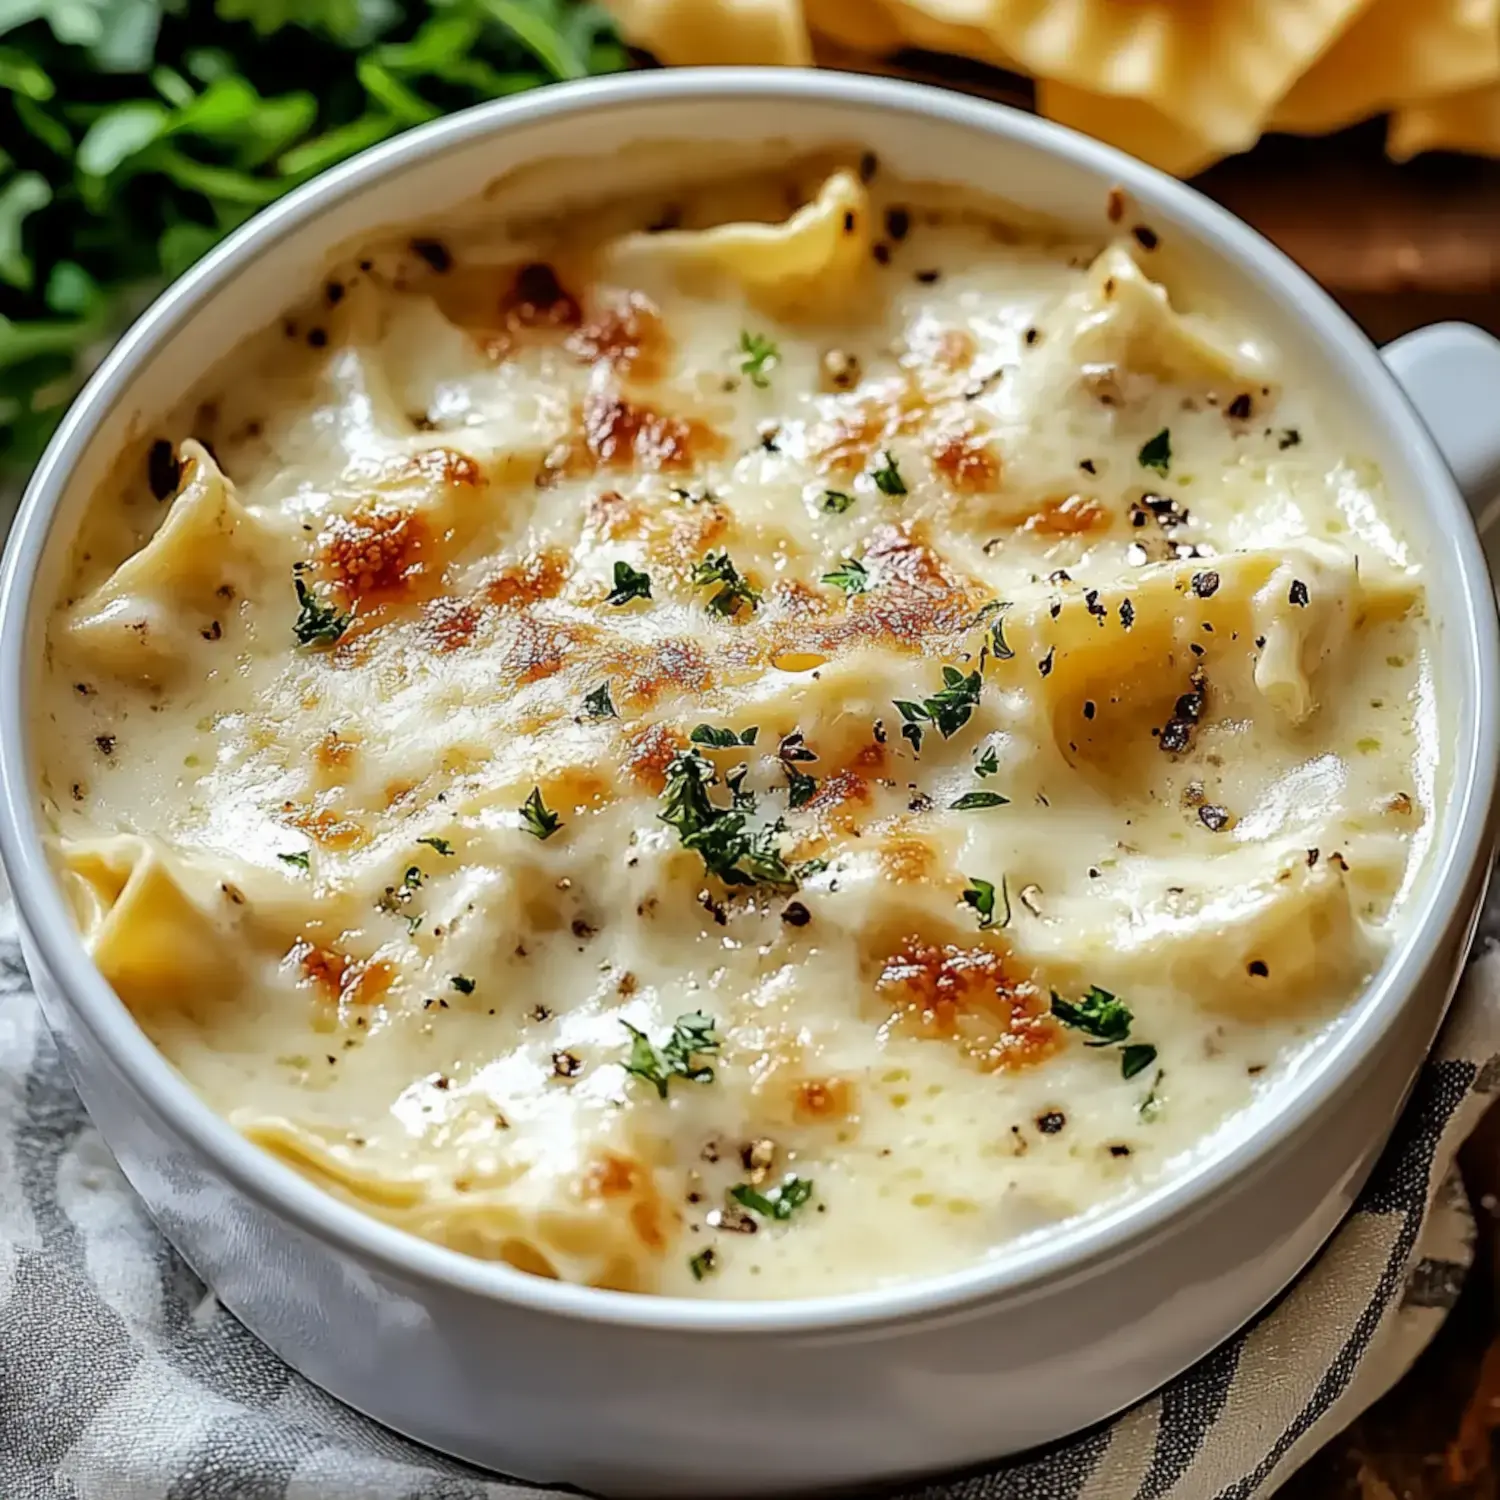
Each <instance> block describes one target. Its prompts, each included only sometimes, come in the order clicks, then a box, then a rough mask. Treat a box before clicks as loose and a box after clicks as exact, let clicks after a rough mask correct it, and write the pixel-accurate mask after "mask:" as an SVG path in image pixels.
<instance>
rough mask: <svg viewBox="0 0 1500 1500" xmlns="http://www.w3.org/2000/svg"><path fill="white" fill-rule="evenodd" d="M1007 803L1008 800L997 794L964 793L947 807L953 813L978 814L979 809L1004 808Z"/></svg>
mask: <svg viewBox="0 0 1500 1500" xmlns="http://www.w3.org/2000/svg"><path fill="white" fill-rule="evenodd" d="M1009 803H1010V798H1009V797H1002V796H1001V795H1000V793H999V792H965V793H964V794H963V796H962V797H957V798H955V799H954V800H953V801H952V802H950V803H949V804H948V806H949V807H950V808H951V809H952V810H953V811H954V812H978V811H979V810H980V809H981V808H985V807H1006V806H1008V805H1009Z"/></svg>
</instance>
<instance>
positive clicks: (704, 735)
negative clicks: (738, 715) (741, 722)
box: [688, 724, 760, 750]
mask: <svg viewBox="0 0 1500 1500" xmlns="http://www.w3.org/2000/svg"><path fill="white" fill-rule="evenodd" d="M759 733H760V726H759V725H757V724H752V725H751V726H750V727H749V728H748V729H744V730H740V731H738V732H736V731H735V730H733V729H728V728H723V727H716V726H714V725H713V724H699V725H698V726H697V727H696V728H695V729H694V730H693V732H692V733H691V734H690V735H689V736H688V738H689V739H690V740H691V741H692V742H693V744H695V745H706V746H707V747H708V748H709V749H710V750H738V749H739V748H740V746H741V745H753V744H754V743H755V737H756V735H758V734H759Z"/></svg>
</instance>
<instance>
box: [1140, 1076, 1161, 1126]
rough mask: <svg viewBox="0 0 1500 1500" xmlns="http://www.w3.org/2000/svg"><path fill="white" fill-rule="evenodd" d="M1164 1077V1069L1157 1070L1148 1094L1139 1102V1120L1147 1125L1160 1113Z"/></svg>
mask: <svg viewBox="0 0 1500 1500" xmlns="http://www.w3.org/2000/svg"><path fill="white" fill-rule="evenodd" d="M1166 1076H1167V1073H1166V1069H1165V1068H1158V1069H1157V1070H1156V1077H1155V1078H1153V1079H1152V1080H1151V1090H1150V1092H1149V1093H1148V1094H1147V1095H1146V1097H1145V1098H1144V1099H1142V1100H1141V1107H1140V1116H1141V1119H1143V1120H1145V1121H1146V1122H1147V1123H1148V1124H1149V1123H1150V1122H1151V1121H1152V1120H1154V1119H1155V1118H1156V1117H1157V1116H1158V1115H1159V1114H1160V1113H1161V1108H1162V1103H1163V1100H1162V1097H1161V1081H1162V1079H1163V1078H1165V1077H1166Z"/></svg>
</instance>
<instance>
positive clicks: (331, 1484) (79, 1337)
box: [0, 888, 1500, 1500]
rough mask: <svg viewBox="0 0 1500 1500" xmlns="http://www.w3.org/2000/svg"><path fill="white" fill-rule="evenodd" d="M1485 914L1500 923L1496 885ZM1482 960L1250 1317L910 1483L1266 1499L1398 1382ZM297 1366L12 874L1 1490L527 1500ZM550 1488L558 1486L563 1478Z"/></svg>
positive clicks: (1462, 1098)
mask: <svg viewBox="0 0 1500 1500" xmlns="http://www.w3.org/2000/svg"><path fill="white" fill-rule="evenodd" d="M1486 926H1487V927H1489V928H1491V929H1493V930H1497V931H1500V900H1497V901H1492V902H1491V909H1490V911H1489V913H1488V914H1487V921H1486ZM1492 946H1493V944H1492V940H1490V939H1482V940H1481V947H1482V948H1483V949H1484V951H1485V953H1486V956H1484V957H1482V958H1477V959H1476V960H1475V961H1474V962H1473V963H1472V964H1471V965H1470V968H1469V972H1468V976H1467V978H1466V980H1465V982H1464V985H1463V988H1462V990H1461V991H1460V993H1459V997H1458V999H1457V1001H1456V1002H1455V1004H1454V1008H1453V1011H1452V1014H1451V1015H1450V1017H1449V1019H1448V1023H1447V1025H1446V1027H1445V1028H1444V1031H1443V1034H1442V1037H1441V1039H1440V1041H1439V1044H1438V1047H1437V1049H1436V1051H1435V1052H1434V1055H1433V1056H1432V1058H1431V1059H1430V1060H1429V1061H1428V1063H1427V1065H1426V1067H1425V1069H1424V1070H1423V1073H1422V1077H1421V1079H1420V1081H1419V1083H1418V1085H1417V1089H1416V1092H1415V1094H1414V1095H1413V1097H1412V1100H1411V1104H1410V1106H1409V1107H1408V1109H1407V1111H1406V1115H1405V1118H1404V1119H1403V1120H1402V1122H1401V1124H1400V1126H1399V1127H1398V1129H1397V1131H1396V1135H1395V1138H1394V1139H1393V1140H1392V1142H1391V1145H1390V1148H1389V1149H1388V1150H1387V1151H1386V1153H1385V1156H1384V1158H1383V1160H1382V1161H1381V1163H1380V1165H1379V1167H1378V1168H1377V1169H1376V1172H1375V1174H1374V1177H1373V1179H1372V1181H1371V1182H1370V1185H1369V1186H1368V1187H1367V1188H1366V1189H1365V1193H1364V1196H1363V1197H1362V1198H1361V1200H1360V1203H1359V1206H1358V1208H1357V1209H1356V1210H1355V1212H1354V1213H1353V1214H1352V1215H1351V1216H1350V1218H1349V1220H1348V1221H1347V1222H1346V1223H1345V1224H1344V1226H1343V1227H1342V1228H1341V1229H1340V1230H1339V1232H1338V1234H1337V1235H1336V1236H1335V1237H1334V1238H1333V1240H1332V1241H1331V1242H1330V1243H1329V1245H1328V1247H1327V1249H1325V1250H1324V1252H1323V1254H1322V1255H1321V1256H1320V1258H1319V1259H1318V1260H1317V1261H1316V1262H1315V1263H1314V1264H1313V1266H1312V1267H1311V1268H1310V1269H1309V1270H1308V1271H1307V1273H1306V1274H1305V1275H1304V1276H1303V1277H1302V1279H1301V1280H1300V1281H1299V1282H1298V1283H1297V1284H1296V1285H1295V1286H1294V1287H1293V1288H1292V1289H1291V1291H1289V1292H1288V1293H1287V1294H1286V1295H1285V1296H1284V1297H1282V1299H1281V1300H1280V1301H1279V1302H1278V1303H1277V1304H1276V1306H1275V1307H1274V1308H1272V1309H1271V1310H1270V1311H1269V1312H1267V1313H1266V1314H1264V1315H1263V1316H1262V1317H1261V1318H1260V1319H1259V1320H1258V1321H1257V1322H1256V1323H1254V1324H1253V1325H1252V1326H1251V1327H1250V1328H1249V1329H1246V1330H1244V1331H1242V1332H1241V1333H1239V1334H1237V1335H1236V1336H1235V1337H1234V1338H1232V1339H1231V1340H1230V1341H1229V1342H1228V1343H1227V1344H1225V1345H1224V1346H1223V1347H1222V1348H1220V1349H1218V1350H1217V1351H1215V1352H1214V1353H1213V1354H1211V1355H1210V1356H1209V1357H1208V1358H1207V1359H1205V1360H1204V1361H1203V1363H1202V1364H1200V1365H1198V1366H1197V1367H1196V1368H1195V1369H1193V1370H1190V1371H1189V1372H1188V1373H1187V1374H1186V1375H1184V1376H1182V1377H1181V1378H1180V1379H1178V1380H1176V1381H1174V1382H1173V1383H1172V1384H1171V1385H1169V1386H1168V1387H1166V1389H1165V1390H1163V1391H1161V1392H1159V1393H1158V1394H1157V1395H1155V1396H1153V1397H1151V1398H1150V1399H1149V1400H1147V1401H1144V1402H1143V1403H1141V1405H1139V1406H1137V1407H1135V1408H1134V1409H1133V1410H1131V1411H1129V1412H1127V1413H1126V1414H1125V1415H1124V1416H1122V1417H1119V1418H1117V1419H1116V1420H1115V1421H1113V1422H1111V1423H1107V1424H1105V1425H1103V1426H1101V1427H1097V1428H1095V1429H1093V1430H1092V1431H1090V1432H1088V1433H1085V1434H1084V1435H1083V1436H1081V1437H1076V1438H1072V1439H1069V1440H1068V1441H1066V1442H1064V1443H1060V1444H1058V1445H1056V1446H1055V1447H1053V1448H1051V1449H1049V1450H1048V1451H1046V1452H1044V1453H1041V1454H1036V1455H1032V1456H1030V1457H1027V1458H1022V1459H1015V1460H1011V1461H1009V1462H1006V1463H1002V1464H999V1465H996V1466H995V1467H994V1468H993V1469H991V1470H990V1471H989V1472H988V1473H984V1474H978V1475H970V1476H968V1477H965V1478H962V1479H959V1480H955V1481H951V1482H947V1483H936V1484H932V1485H928V1486H925V1487H918V1488H917V1489H914V1490H908V1491H906V1492H904V1500H1210V1497H1214V1500H1218V1497H1223V1500H1230V1497H1233V1500H1254V1497H1257V1496H1263V1495H1268V1494H1270V1493H1271V1492H1272V1491H1273V1490H1274V1489H1275V1488H1276V1486H1277V1484H1278V1483H1279V1482H1280V1481H1282V1480H1284V1479H1285V1478H1287V1476H1288V1475H1290V1474H1291V1473H1292V1471H1293V1470H1294V1469H1296V1468H1297V1466H1298V1465H1299V1464H1301V1463H1303V1462H1304V1461H1305V1460H1306V1459H1307V1458H1308V1457H1309V1456H1310V1455H1311V1454H1312V1453H1313V1452H1315V1451H1316V1449H1317V1448H1318V1447H1319V1446H1320V1445H1321V1444H1322V1443H1324V1442H1326V1441H1327V1440H1328V1439H1329V1438H1330V1437H1332V1436H1333V1434H1334V1433H1336V1432H1337V1431H1338V1430H1339V1429H1340V1428H1342V1427H1343V1426H1345V1425H1346V1424H1347V1423H1349V1422H1350V1421H1352V1420H1353V1419H1354V1417H1355V1416H1357V1415H1358V1414H1359V1413H1360V1412H1361V1411H1363V1410H1364V1409H1365V1407H1367V1406H1368V1405H1370V1403H1371V1402H1373V1401H1374V1400H1375V1399H1376V1398H1377V1397H1379V1396H1381V1395H1382V1394H1384V1392H1386V1391H1387V1390H1389V1389H1390V1387H1391V1386H1392V1385H1393V1384H1394V1383H1395V1382H1396V1380H1398V1379H1399V1378H1400V1376H1401V1375H1402V1373H1403V1372H1404V1371H1405V1370H1406V1369H1407V1368H1408V1367H1409V1366H1410V1364H1411V1362H1412V1360H1414V1359H1415V1358H1416V1356H1417V1355H1418V1353H1420V1352H1421V1350H1422V1348H1423V1347H1424V1346H1425V1345H1426V1343H1427V1341H1428V1340H1429V1339H1430V1338H1431V1337H1432V1335H1433V1334H1434V1333H1435V1332H1436V1331H1437V1328H1438V1325H1439V1324H1440V1323H1441V1322H1442V1320H1443V1317H1444V1315H1445V1314H1446V1313H1447V1311H1448V1309H1449V1308H1450V1307H1451V1306H1452V1305H1453V1302H1454V1300H1455V1298H1456V1297H1457V1295H1458V1291H1459V1288H1460V1286H1461V1284H1462V1282H1463V1278H1464V1275H1465V1273H1466V1271H1467V1270H1468V1268H1469V1265H1470V1262H1471V1261H1472V1259H1473V1241H1474V1224H1473V1220H1472V1218H1471V1217H1470V1215H1469V1211H1468V1208H1467V1205H1466V1203H1465V1201H1464V1196H1463V1191H1462V1188H1461V1186H1460V1184H1459V1182H1458V1180H1457V1177H1456V1175H1455V1174H1454V1172H1453V1155H1454V1152H1455V1151H1456V1150H1457V1148H1458V1145H1459V1143H1460V1142H1461V1141H1462V1140H1463V1139H1464V1137H1465V1136H1466V1135H1467V1134H1468V1132H1469V1131H1470V1130H1471V1129H1472V1128H1473V1127H1474V1125H1475V1124H1476V1123H1477V1121H1478V1119H1479V1117H1480V1115H1481V1114H1482V1113H1483V1110H1484V1107H1485V1104H1486V1103H1487V1101H1488V1099H1489V1097H1490V1096H1491V1095H1492V1094H1494V1093H1496V1092H1500V948H1497V949H1495V951H1490V950H1491V948H1492ZM544 1493H546V1492H544V1491H542V1490H538V1489H537V1488H535V1487H534V1486H531V1485H527V1484H519V1483H512V1482H509V1481H506V1480H503V1479H494V1478H486V1477H485V1476H484V1475H482V1474H480V1473H478V1472H477V1471H475V1470H473V1469H469V1468H466V1467H465V1466H464V1465H462V1464H457V1463H454V1462H452V1461H450V1460H447V1459H444V1458H441V1457H439V1456H438V1455H437V1454H435V1453H432V1452H429V1451H427V1450H426V1449H423V1448H419V1447H418V1446H416V1445H415V1444H413V1443H409V1442H406V1441H405V1440H403V1439H401V1438H398V1437H396V1436H394V1435H393V1434H391V1433H388V1432H385V1431H383V1430H382V1429H381V1428H379V1427H376V1426H375V1425H374V1424H373V1423H371V1422H369V1421H367V1420H366V1419H365V1418H363V1417H360V1416H357V1415H356V1414H355V1413H354V1412H352V1411H349V1410H347V1409H346V1408H344V1407H342V1406H340V1405H339V1404H338V1403H337V1402H336V1401H334V1400H332V1399H331V1398H330V1397H328V1396H326V1395H324V1394H323V1393H322V1392H321V1391H319V1390H317V1389H316V1388H314V1387H313V1386H311V1385H309V1384H308V1383H307V1382H306V1381H305V1380H303V1379H302V1378H301V1377H300V1376H297V1375H294V1374H293V1373H292V1372H291V1371H290V1370H289V1369H287V1368H286V1366H285V1365H283V1364H282V1363H281V1362H280V1361H279V1360H278V1359H277V1358H276V1356H275V1355H273V1354H271V1353H270V1352H269V1351H268V1350H266V1349H263V1348H262V1347H261V1346H260V1345H259V1344H257V1343H256V1341H255V1340H254V1339H253V1338H252V1337H251V1336H250V1335H249V1334H248V1333H246V1331H245V1330H244V1328H243V1327H241V1325H240V1324H239V1323H237V1322H236V1321H235V1320H234V1318H232V1317H231V1316H230V1315H229V1314H228V1313H227V1312H225V1310H224V1309H223V1308H222V1307H221V1306H220V1305H219V1304H218V1302H217V1301H216V1300H215V1298H214V1296H213V1294H212V1293H211V1292H209V1291H207V1290H206V1289H205V1288H204V1286H203V1285H202V1283H201V1282H199V1281H198V1280H197V1279H196V1278H195V1277H194V1276H193V1273H192V1272H191V1271H189V1270H188V1268H187V1267H186V1266H185V1265H184V1264H183V1263H182V1261H181V1260H180V1259H179V1258H178V1257H177V1255H176V1254H175V1253H174V1252H173V1251H172V1249H171V1248H170V1247H169V1246H168V1245H167V1243H166V1242H165V1241H164V1240H163V1239H162V1238H161V1236H160V1235H159V1234H158V1233H157V1231H156V1229H155V1227H154V1226H153V1224H152V1223H151V1221H150V1219H149V1218H148V1217H147V1216H146V1214H145V1212H144V1210H143V1209H142V1208H141V1206H140V1203H139V1202H138V1201H137V1200H136V1198H135V1196H134V1194H133V1193H132V1192H131V1190H130V1188H129V1187H128V1186H127V1184H126V1182H125V1180H124V1178H123V1177H122V1176H121V1175H120V1172H119V1169H118V1168H117V1167H116V1166H115V1163H114V1160H113V1158H112V1157H111V1156H110V1154H109V1152H108V1151H107V1150H106V1149H105V1147H104V1144H103V1143H102V1141H101V1140H100V1139H99V1136H98V1134H97V1133H96V1132H95V1131H94V1129H93V1127H92V1126H91V1125H90V1124H89V1122H88V1118H87V1116H86V1115H85V1114H84V1113H83V1109H82V1106H81V1105H80V1104H79V1102H78V1099H77V1096H76V1095H75V1094H74V1092H73V1090H72V1087H71V1086H70V1085H69V1083H68V1079H67V1076H66V1074H65V1073H64V1072H63V1069H62V1066H61V1064H60V1063H59V1061H58V1056H57V1052H56V1050H55V1049H54V1047H53V1045H52V1042H51V1038H50V1037H49V1036H48V1034H47V1031H46V1028H45V1026H44V1025H43V1024H42V1021H41V1019H40V1016H39V1014H38V1011H37V1008H36V1002H35V1000H34V999H33V998H32V994H31V989H30V984H29V982H28V980H27V977H26V970H25V968H24V966H23V964H22V962H21V956H20V951H19V948H18V946H17V943H16V938H15V918H14V912H13V910H12V909H11V906H10V903H9V899H8V896H6V895H5V894H4V893H3V888H0V1497H3V1500H51V1497H67V1500H528V1497H533V1496H539V1495H542V1494H544ZM554 1493H555V1492H554Z"/></svg>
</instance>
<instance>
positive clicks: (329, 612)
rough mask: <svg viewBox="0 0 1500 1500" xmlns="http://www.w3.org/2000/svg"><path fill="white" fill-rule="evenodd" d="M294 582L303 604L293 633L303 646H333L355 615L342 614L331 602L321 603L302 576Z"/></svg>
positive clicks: (298, 600) (298, 597) (298, 599)
mask: <svg viewBox="0 0 1500 1500" xmlns="http://www.w3.org/2000/svg"><path fill="white" fill-rule="evenodd" d="M293 582H294V583H295V585H296V588H297V602H298V604H300V605H301V606H302V608H301V610H300V611H299V612H298V615H297V619H296V622H295V623H294V624H293V626H292V634H293V635H295V636H296V637H297V642H298V644H299V645H302V646H331V645H333V643H334V642H335V641H336V640H338V639H339V638H340V637H341V636H342V635H343V633H344V632H345V631H346V630H347V629H348V628H349V622H350V620H352V619H353V618H354V616H353V615H341V614H340V613H339V612H338V610H336V609H335V608H334V607H333V605H331V604H319V603H318V596H317V595H316V594H315V593H313V591H312V590H311V589H310V588H308V586H307V585H306V584H305V583H303V581H302V580H301V579H300V578H297V579H294V580H293Z"/></svg>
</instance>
